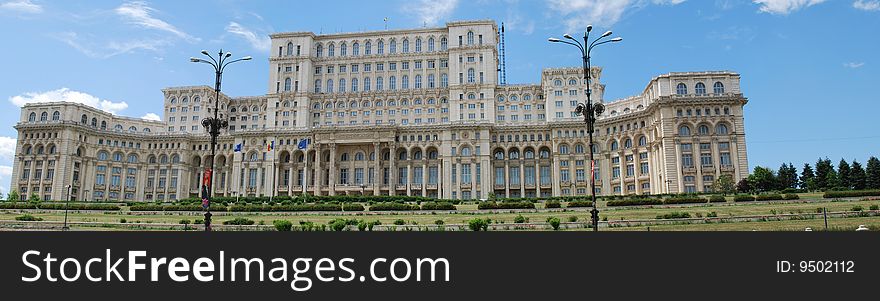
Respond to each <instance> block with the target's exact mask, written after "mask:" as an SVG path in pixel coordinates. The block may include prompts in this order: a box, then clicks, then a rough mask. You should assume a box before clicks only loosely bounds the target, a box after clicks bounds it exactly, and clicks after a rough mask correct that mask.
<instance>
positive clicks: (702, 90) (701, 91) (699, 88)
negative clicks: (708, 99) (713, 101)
mask: <svg viewBox="0 0 880 301" xmlns="http://www.w3.org/2000/svg"><path fill="white" fill-rule="evenodd" d="M694 93H696V94H697V95H705V94H706V85H704V84H703V83H701V82H700V83H697V85H696V86H694Z"/></svg>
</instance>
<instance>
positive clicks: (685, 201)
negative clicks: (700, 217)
mask: <svg viewBox="0 0 880 301" xmlns="http://www.w3.org/2000/svg"><path fill="white" fill-rule="evenodd" d="M706 202H707V200H706V199H704V198H701V197H677V198H668V199H666V200H663V203H664V204H667V205H668V204H698V203H706Z"/></svg>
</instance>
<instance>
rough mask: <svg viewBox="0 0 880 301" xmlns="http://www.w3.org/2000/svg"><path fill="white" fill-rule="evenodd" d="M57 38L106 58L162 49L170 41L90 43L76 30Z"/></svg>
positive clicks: (89, 55) (88, 53)
mask: <svg viewBox="0 0 880 301" xmlns="http://www.w3.org/2000/svg"><path fill="white" fill-rule="evenodd" d="M52 37H54V38H55V39H57V40H59V41H61V42H64V43H65V44H67V45H68V46H70V47H73V49H76V50H77V51H79V52H80V53H82V54H85V55H86V56H88V57H91V58H98V59H106V58H109V57H113V56H117V55H120V54H125V53H131V52H134V51H136V50H150V51H157V52H158V51H161V49H162V47H163V46H166V45H168V44H169V43H170V42H169V41H166V40H161V39H143V40H131V41H121V42H120V41H109V42H107V43H106V44H95V43H89V42H88V40H89V39H83V38H82V37H81V36H80V35H79V34H77V33H76V32H62V33H58V34H54V35H52Z"/></svg>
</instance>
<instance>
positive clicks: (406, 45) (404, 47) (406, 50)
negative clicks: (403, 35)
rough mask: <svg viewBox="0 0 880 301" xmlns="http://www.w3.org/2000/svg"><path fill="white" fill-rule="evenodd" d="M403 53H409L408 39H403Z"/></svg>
mask: <svg viewBox="0 0 880 301" xmlns="http://www.w3.org/2000/svg"><path fill="white" fill-rule="evenodd" d="M403 53H409V40H407V39H403Z"/></svg>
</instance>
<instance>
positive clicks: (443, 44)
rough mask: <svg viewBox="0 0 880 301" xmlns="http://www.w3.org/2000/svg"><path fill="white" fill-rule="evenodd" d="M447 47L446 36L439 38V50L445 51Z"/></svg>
mask: <svg viewBox="0 0 880 301" xmlns="http://www.w3.org/2000/svg"><path fill="white" fill-rule="evenodd" d="M448 48H449V41H447V40H446V37H442V38H440V51H446V49H448Z"/></svg>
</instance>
